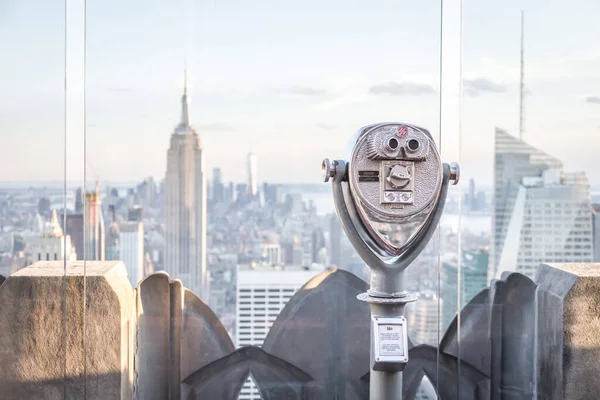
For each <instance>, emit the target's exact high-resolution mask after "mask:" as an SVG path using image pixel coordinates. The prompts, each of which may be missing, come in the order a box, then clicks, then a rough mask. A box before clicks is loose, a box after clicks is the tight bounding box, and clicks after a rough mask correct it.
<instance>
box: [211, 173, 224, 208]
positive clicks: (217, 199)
mask: <svg viewBox="0 0 600 400" xmlns="http://www.w3.org/2000/svg"><path fill="white" fill-rule="evenodd" d="M224 200H225V186H224V185H223V173H222V172H221V168H213V190H212V201H213V203H222V202H223V201H224Z"/></svg>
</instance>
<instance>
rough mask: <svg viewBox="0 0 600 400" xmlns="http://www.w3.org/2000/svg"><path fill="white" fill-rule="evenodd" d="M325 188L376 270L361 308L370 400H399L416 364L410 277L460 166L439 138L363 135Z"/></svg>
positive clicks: (386, 132)
mask: <svg viewBox="0 0 600 400" xmlns="http://www.w3.org/2000/svg"><path fill="white" fill-rule="evenodd" d="M321 168H322V173H323V180H324V181H325V182H327V181H329V180H332V186H333V198H334V203H335V207H336V210H337V213H338V216H339V218H340V221H341V224H342V227H343V228H344V231H345V232H346V235H347V236H348V239H349V240H350V242H351V243H352V245H353V246H354V248H355V249H356V251H357V252H358V254H359V255H360V256H361V257H362V259H363V260H364V261H365V262H366V263H367V265H368V266H369V267H370V268H371V284H370V288H369V291H368V292H367V293H363V294H360V295H359V296H358V299H359V300H362V301H366V302H368V303H369V306H370V308H371V375H370V397H369V398H370V399H371V400H387V399H399V398H401V396H402V370H403V369H404V367H405V366H406V363H407V362H408V334H407V332H408V331H407V324H406V319H405V318H404V316H403V313H404V307H405V305H406V304H407V303H409V302H412V301H415V300H416V296H415V295H413V294H409V293H407V292H405V291H404V290H403V282H402V281H403V274H404V270H405V269H406V268H407V267H408V265H409V264H410V263H411V262H412V261H413V260H414V259H415V258H416V257H417V256H418V255H419V253H420V252H421V251H422V250H423V248H424V247H425V245H426V244H427V242H428V241H429V239H430V238H431V236H432V235H433V232H434V231H435V228H436V226H437V224H438V222H439V219H440V217H441V215H442V211H443V208H444V202H445V200H446V193H447V190H448V185H449V183H450V182H451V181H452V183H453V184H457V183H458V179H459V168H458V164H456V163H452V164H451V165H448V164H442V161H441V159H440V155H439V153H438V151H437V148H436V145H435V143H434V141H433V139H432V137H431V134H430V133H429V132H428V131H427V130H425V129H423V128H420V127H417V126H414V125H410V124H404V123H381V124H374V125H369V126H366V127H363V128H361V129H360V130H359V131H358V133H357V134H356V137H355V139H354V141H353V142H352V150H351V153H350V155H349V158H348V160H347V161H342V160H335V161H333V162H330V161H329V160H328V159H325V160H323V164H322V167H321Z"/></svg>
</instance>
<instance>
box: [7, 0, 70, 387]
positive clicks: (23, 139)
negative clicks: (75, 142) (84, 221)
mask: <svg viewBox="0 0 600 400" xmlns="http://www.w3.org/2000/svg"><path fill="white" fill-rule="evenodd" d="M65 24H66V20H65V9H64V7H63V6H62V5H61V4H60V3H58V2H49V3H40V4H37V5H36V6H35V7H32V6H31V4H27V3H24V2H2V4H0V53H1V54H2V60H3V62H2V63H0V88H1V94H0V132H1V133H0V325H1V328H0V329H1V330H2V331H3V334H2V335H1V339H0V345H1V347H2V348H3V350H2V357H1V358H0V371H2V374H1V375H2V377H1V378H0V381H1V383H0V386H1V387H2V390H3V397H6V398H28V397H29V396H31V395H32V393H35V390H33V391H31V390H30V389H31V386H32V384H31V381H35V384H36V385H40V386H44V385H48V386H53V388H54V390H55V393H60V394H61V395H62V394H63V393H66V390H67V379H65V378H68V377H70V371H69V370H68V368H67V359H66V354H67V348H68V343H69V342H68V340H67V332H68V330H69V329H70V327H69V326H68V325H67V317H68V308H67V307H68V305H67V296H66V293H67V286H66V284H65V283H66V263H67V260H69V259H74V257H75V252H74V248H73V245H72V240H71V236H70V235H69V232H68V225H67V224H66V219H65V216H66V214H67V213H68V210H69V208H70V206H71V203H72V201H73V196H72V194H71V193H70V192H69V188H68V185H67V180H66V179H67V175H68V173H67V170H68V159H69V156H70V154H68V153H67V146H66V145H67V143H68V142H69V140H70V139H71V138H72V137H73V136H74V135H76V134H77V132H73V131H72V130H68V129H67V127H68V126H69V122H68V121H67V119H66V118H67V112H66V111H67V109H68V108H69V105H71V104H72V98H69V97H68V96H67V93H66V87H65V84H66V76H67V69H66V62H67V59H66V43H65V42H66V39H65V34H66V33H65ZM31 265H35V266H36V268H39V269H40V270H42V269H44V270H46V271H47V278H48V279H47V282H43V283H42V282H40V281H34V280H33V278H35V277H36V273H35V272H31V270H26V268H27V267H29V266H31ZM50 331H52V334H48V333H49V332H50ZM43 354H51V355H52V356H51V357H44V356H43ZM40 360H41V361H40ZM38 393H39V392H38ZM34 395H35V394H34Z"/></svg>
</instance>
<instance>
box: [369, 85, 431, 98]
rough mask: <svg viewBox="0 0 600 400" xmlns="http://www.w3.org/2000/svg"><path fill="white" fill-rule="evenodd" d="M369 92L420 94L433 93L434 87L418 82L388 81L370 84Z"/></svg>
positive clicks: (402, 94) (398, 94) (378, 94)
mask: <svg viewBox="0 0 600 400" xmlns="http://www.w3.org/2000/svg"><path fill="white" fill-rule="evenodd" d="M369 93H371V94H374V95H377V96H381V95H389V96H420V95H423V94H434V93H435V89H434V88H433V86H431V85H427V84H425V83H418V82H401V83H397V82H388V83H380V84H378V85H374V86H371V88H370V89H369Z"/></svg>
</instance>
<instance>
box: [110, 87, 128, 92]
mask: <svg viewBox="0 0 600 400" xmlns="http://www.w3.org/2000/svg"><path fill="white" fill-rule="evenodd" d="M106 90H107V91H108V92H111V93H131V92H133V89H132V88H130V87H109V88H106Z"/></svg>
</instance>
